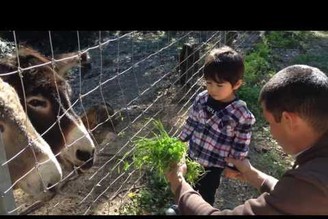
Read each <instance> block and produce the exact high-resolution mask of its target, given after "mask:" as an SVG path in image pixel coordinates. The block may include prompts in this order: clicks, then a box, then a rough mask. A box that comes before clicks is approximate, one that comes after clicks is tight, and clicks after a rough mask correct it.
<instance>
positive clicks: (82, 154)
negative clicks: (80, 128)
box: [76, 150, 94, 161]
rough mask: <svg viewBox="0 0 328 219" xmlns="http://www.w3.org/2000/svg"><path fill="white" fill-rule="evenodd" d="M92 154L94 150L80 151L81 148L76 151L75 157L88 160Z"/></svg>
mask: <svg viewBox="0 0 328 219" xmlns="http://www.w3.org/2000/svg"><path fill="white" fill-rule="evenodd" d="M93 154H94V150H93V151H92V153H90V152H88V151H81V150H77V151H76V157H77V159H79V160H82V161H87V160H89V159H90V158H92V157H93Z"/></svg>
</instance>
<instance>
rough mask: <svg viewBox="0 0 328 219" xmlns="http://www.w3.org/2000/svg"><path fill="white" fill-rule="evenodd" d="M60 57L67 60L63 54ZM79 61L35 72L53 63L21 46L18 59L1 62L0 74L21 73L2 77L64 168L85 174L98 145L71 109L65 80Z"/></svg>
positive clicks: (67, 61) (91, 163) (76, 59)
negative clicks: (69, 71)
mask: <svg viewBox="0 0 328 219" xmlns="http://www.w3.org/2000/svg"><path fill="white" fill-rule="evenodd" d="M68 55H72V53H69V54H68ZM75 55H76V53H75ZM60 57H61V58H64V57H67V56H65V54H63V55H60ZM78 58H79V57H77V58H73V59H66V60H65V61H63V62H59V63H57V65H56V63H54V62H53V63H49V64H46V65H42V66H39V67H34V68H32V67H31V66H34V65H40V64H44V63H48V62H50V60H51V59H50V58H48V57H46V56H44V55H42V54H41V53H39V52H37V51H36V50H34V49H32V48H30V47H26V46H19V50H18V57H17V56H16V54H15V53H13V54H12V55H11V56H7V57H6V58H4V59H3V60H1V61H0V73H9V72H12V71H16V70H17V69H18V74H2V76H1V77H2V78H3V80H4V81H6V82H8V83H9V84H11V85H12V86H13V87H14V88H15V90H16V92H17V93H18V96H19V97H20V101H21V104H22V105H23V106H26V108H25V111H26V112H27V115H28V117H29V119H30V120H31V122H32V124H33V126H34V127H35V129H36V130H37V131H38V132H39V133H40V134H41V136H42V137H43V138H44V139H45V140H46V142H47V143H48V144H49V145H50V147H51V149H52V151H53V153H54V154H55V155H56V157H57V159H58V160H59V162H60V163H61V164H62V165H63V166H64V168H66V169H68V170H72V169H73V168H74V167H76V166H77V167H79V170H80V172H83V171H86V170H87V169H89V168H91V167H92V165H93V163H94V160H95V145H94V142H93V141H92V139H91V137H90V135H89V133H88V131H87V129H86V128H85V126H84V125H83V123H82V121H81V119H80V117H79V116H77V114H76V113H75V112H74V110H73V109H72V105H71V102H70V97H71V87H70V85H69V84H68V82H67V81H66V80H65V78H64V77H63V76H62V75H65V71H68V70H69V69H70V68H72V67H74V66H77V65H78V64H79V59H78ZM18 60H19V64H20V65H19V66H18ZM52 64H55V65H52ZM18 67H20V68H21V72H19V68H18ZM29 67H31V68H29ZM26 68H27V69H26ZM58 72H59V73H58Z"/></svg>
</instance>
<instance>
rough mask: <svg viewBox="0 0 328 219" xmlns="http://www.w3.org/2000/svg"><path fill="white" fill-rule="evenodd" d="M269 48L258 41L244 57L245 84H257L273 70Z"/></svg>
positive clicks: (251, 85)
mask: <svg viewBox="0 0 328 219" xmlns="http://www.w3.org/2000/svg"><path fill="white" fill-rule="evenodd" d="M270 52H271V50H270V48H269V47H268V45H267V44H266V43H264V42H260V43H258V44H257V45H256V46H255V49H254V50H253V51H252V52H250V53H249V54H247V55H246V57H245V74H244V81H245V84H246V86H250V87H253V85H257V84H259V83H260V82H261V81H262V80H263V79H264V78H265V76H266V75H267V74H269V73H271V72H272V71H273V69H272V66H271V64H270V62H269V60H270Z"/></svg>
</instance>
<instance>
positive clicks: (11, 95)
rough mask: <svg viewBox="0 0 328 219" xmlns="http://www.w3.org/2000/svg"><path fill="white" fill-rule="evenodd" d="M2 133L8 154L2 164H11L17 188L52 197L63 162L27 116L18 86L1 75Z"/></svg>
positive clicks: (11, 174) (39, 196)
mask: <svg viewBox="0 0 328 219" xmlns="http://www.w3.org/2000/svg"><path fill="white" fill-rule="evenodd" d="M0 137H1V140H2V143H3V145H4V149H5V155H6V158H7V162H6V163H0V166H5V165H7V166H8V168H9V173H10V177H11V181H12V183H13V184H14V185H15V186H14V188H21V189H22V190H23V191H25V192H26V193H28V194H31V195H34V196H35V197H37V198H40V199H44V198H50V197H52V196H53V195H54V194H55V191H54V189H52V188H53V186H54V185H56V184H57V183H58V182H60V181H61V179H62V169H61V167H60V164H59V163H58V161H57V159H56V158H55V155H54V154H53V153H52V151H51V149H50V146H49V145H48V144H47V142H45V140H44V139H43V138H42V137H41V136H40V134H39V133H37V131H36V130H35V129H34V127H33V126H32V124H31V122H30V120H29V119H28V118H27V115H26V113H25V112H24V109H23V107H22V105H21V103H20V101H19V97H18V95H17V93H16V91H15V89H14V88H13V87H11V86H10V85H9V84H8V83H6V82H4V81H3V80H2V79H1V78H0ZM0 168H1V167H0ZM1 177H3V176H1ZM45 191H46V192H45Z"/></svg>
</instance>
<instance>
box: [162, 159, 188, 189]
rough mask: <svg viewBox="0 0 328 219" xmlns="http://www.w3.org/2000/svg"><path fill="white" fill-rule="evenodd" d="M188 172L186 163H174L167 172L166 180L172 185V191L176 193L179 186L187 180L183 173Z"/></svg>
mask: <svg viewBox="0 0 328 219" xmlns="http://www.w3.org/2000/svg"><path fill="white" fill-rule="evenodd" d="M186 172H187V165H186V163H179V164H177V163H174V164H173V165H172V166H171V167H170V168H169V170H168V171H167V172H166V173H165V178H166V180H167V181H168V182H169V183H170V185H171V191H172V192H173V193H174V194H175V192H176V190H177V188H178V187H179V186H180V184H181V183H182V182H183V181H184V180H185V179H184V177H183V175H184V174H185V173H186Z"/></svg>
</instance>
